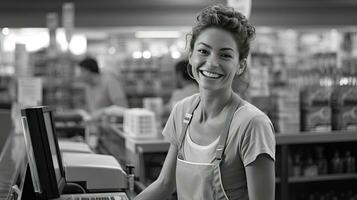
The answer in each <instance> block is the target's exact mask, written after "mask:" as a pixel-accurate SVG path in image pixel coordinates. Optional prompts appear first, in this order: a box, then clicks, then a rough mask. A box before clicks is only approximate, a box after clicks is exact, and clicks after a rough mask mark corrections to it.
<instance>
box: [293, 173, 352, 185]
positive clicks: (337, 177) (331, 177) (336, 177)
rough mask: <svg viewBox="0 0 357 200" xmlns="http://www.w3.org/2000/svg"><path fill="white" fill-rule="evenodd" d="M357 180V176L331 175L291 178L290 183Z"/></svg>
mask: <svg viewBox="0 0 357 200" xmlns="http://www.w3.org/2000/svg"><path fill="white" fill-rule="evenodd" d="M353 179H355V180H357V174H329V175H318V176H309V177H308V176H299V177H289V179H288V182H289V183H306V182H320V181H339V180H343V181H346V180H353Z"/></svg>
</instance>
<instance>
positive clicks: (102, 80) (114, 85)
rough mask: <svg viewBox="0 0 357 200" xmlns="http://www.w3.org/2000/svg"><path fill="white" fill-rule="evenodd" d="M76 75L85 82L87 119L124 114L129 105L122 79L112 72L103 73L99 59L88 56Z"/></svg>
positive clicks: (80, 64)
mask: <svg viewBox="0 0 357 200" xmlns="http://www.w3.org/2000/svg"><path fill="white" fill-rule="evenodd" d="M76 77H77V80H78V81H79V82H83V83H84V84H85V102H86V105H85V108H86V110H85V111H81V114H82V115H83V117H84V118H85V120H97V119H98V118H100V117H101V116H102V115H105V114H117V115H122V114H123V111H124V110H125V108H127V107H128V102H127V98H126V95H125V92H124V89H123V87H122V84H121V82H120V80H118V78H117V77H116V76H115V75H112V74H102V73H101V72H100V69H99V66H98V63H97V61H96V60H95V59H94V58H91V57H86V58H84V59H83V60H81V61H80V62H79V64H78V67H77V68H76Z"/></svg>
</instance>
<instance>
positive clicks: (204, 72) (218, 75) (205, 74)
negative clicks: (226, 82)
mask: <svg viewBox="0 0 357 200" xmlns="http://www.w3.org/2000/svg"><path fill="white" fill-rule="evenodd" d="M201 74H202V75H203V76H205V77H207V78H219V77H221V76H222V75H220V74H217V73H214V72H209V71H201Z"/></svg>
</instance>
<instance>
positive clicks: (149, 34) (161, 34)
mask: <svg viewBox="0 0 357 200" xmlns="http://www.w3.org/2000/svg"><path fill="white" fill-rule="evenodd" d="M180 36H181V33H180V32H179V31H136V32H135V37H136V38H178V37H180Z"/></svg>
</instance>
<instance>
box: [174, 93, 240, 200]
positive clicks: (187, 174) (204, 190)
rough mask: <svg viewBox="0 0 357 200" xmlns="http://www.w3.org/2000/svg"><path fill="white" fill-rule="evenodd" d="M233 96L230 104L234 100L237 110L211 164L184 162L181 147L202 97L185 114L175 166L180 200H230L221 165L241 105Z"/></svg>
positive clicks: (228, 124) (228, 118)
mask: <svg viewBox="0 0 357 200" xmlns="http://www.w3.org/2000/svg"><path fill="white" fill-rule="evenodd" d="M232 95H233V96H232V98H231V101H233V108H234V109H229V111H230V112H229V113H228V115H227V121H226V125H225V127H224V129H223V132H222V133H221V137H220V140H219V142H218V145H217V148H216V156H215V159H214V161H213V162H211V163H195V162H188V161H185V160H184V156H183V153H182V144H183V142H184V138H185V135H186V132H187V127H188V125H189V124H190V122H191V118H192V115H193V112H194V110H195V109H196V108H197V106H198V104H199V102H200V99H199V98H197V100H196V102H195V103H194V104H193V107H192V108H191V109H190V110H189V113H186V115H185V118H184V120H183V128H182V132H181V135H180V140H179V142H180V143H179V153H178V156H177V166H176V187H177V195H178V199H179V200H190V199H192V200H200V199H202V200H228V197H227V195H226V193H225V191H224V188H223V185H222V180H221V171H220V164H221V162H222V159H223V158H224V157H223V152H224V149H225V146H226V145H225V144H226V140H227V137H228V132H229V127H230V124H231V122H232V119H233V115H234V113H235V111H236V110H237V108H238V107H239V102H240V100H239V98H238V97H237V95H236V94H234V93H233V94H232Z"/></svg>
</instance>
